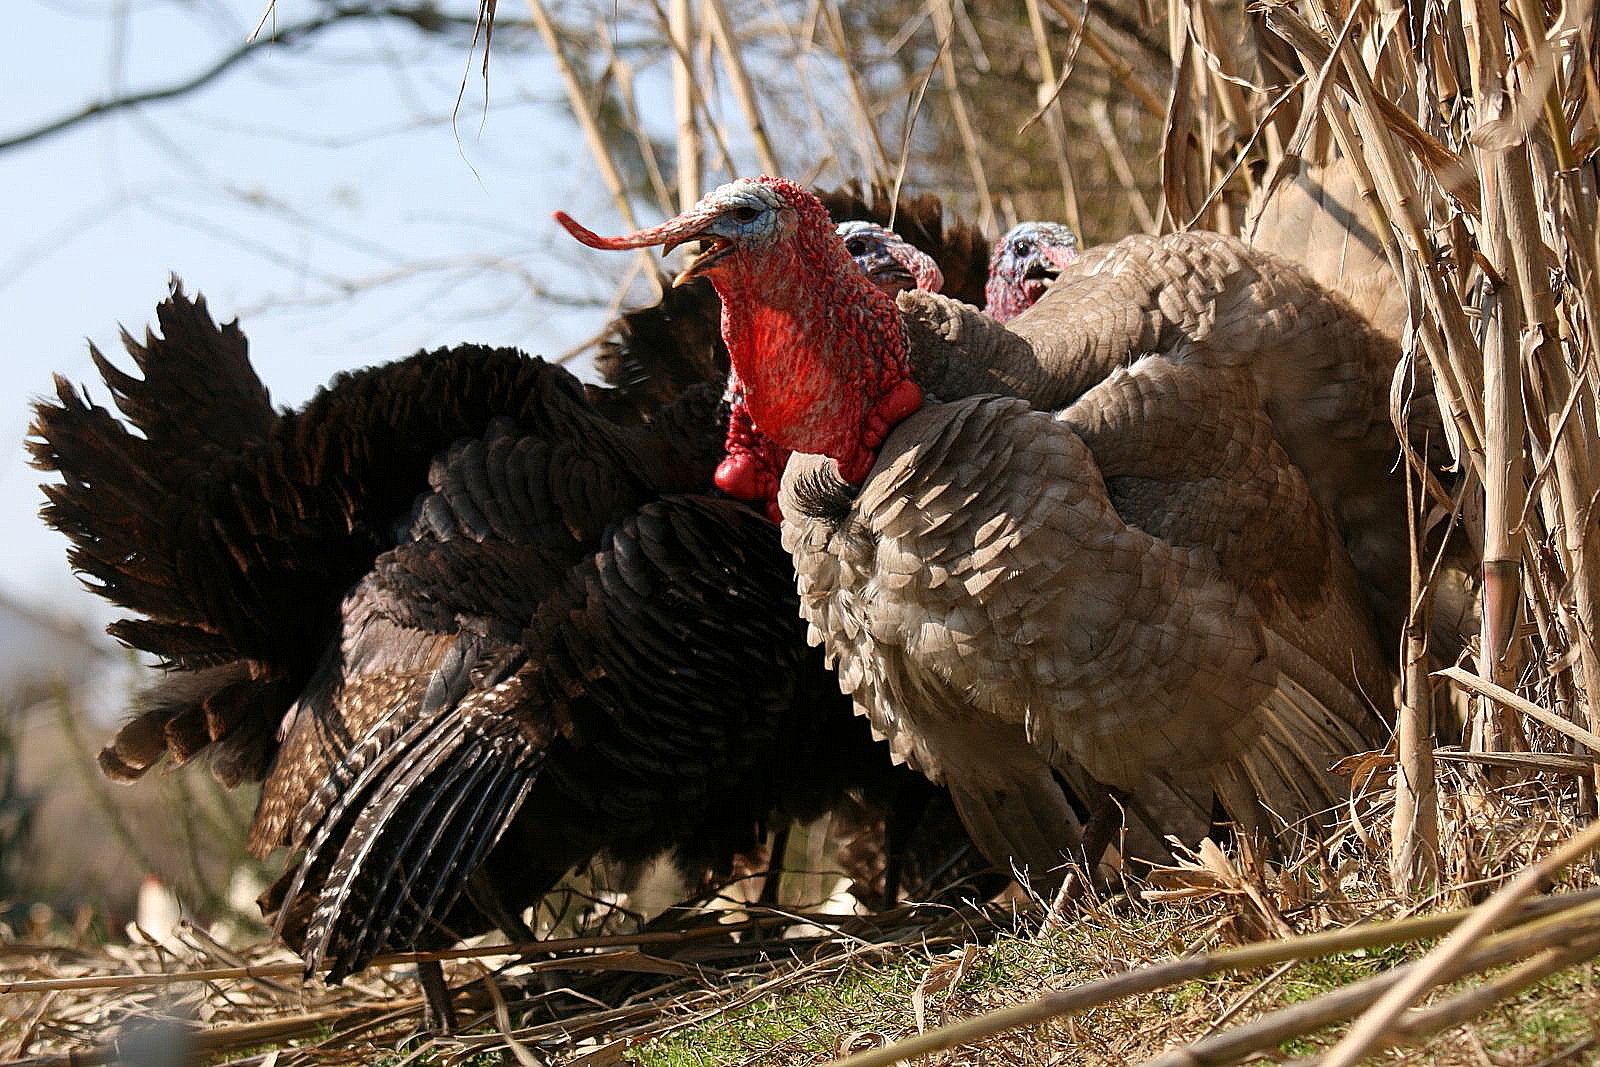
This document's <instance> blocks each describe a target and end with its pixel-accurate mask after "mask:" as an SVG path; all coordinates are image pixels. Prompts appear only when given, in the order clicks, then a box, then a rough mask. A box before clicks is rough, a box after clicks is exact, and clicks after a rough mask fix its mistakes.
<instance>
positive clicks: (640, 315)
mask: <svg viewBox="0 0 1600 1067" xmlns="http://www.w3.org/2000/svg"><path fill="white" fill-rule="evenodd" d="M817 196H818V198H819V199H820V200H821V201H822V203H823V206H824V207H826V208H827V209H828V214H829V215H830V216H831V217H832V218H833V219H834V221H835V222H836V223H838V224H840V225H844V224H847V223H850V222H867V223H873V224H876V225H879V226H884V227H887V226H888V225H889V223H890V222H891V220H892V221H893V229H892V232H893V233H895V234H896V235H897V237H898V238H899V240H900V241H901V242H902V244H900V245H897V246H896V249H895V251H899V252H900V254H901V255H902V256H905V255H907V254H908V250H909V252H911V253H915V254H918V255H921V254H923V253H924V252H925V253H926V255H928V256H930V257H931V258H932V259H933V260H934V263H935V266H936V267H937V268H938V274H939V277H940V279H941V280H942V286H941V288H940V292H943V293H945V294H946V295H948V296H950V297H953V298H954V299H956V300H960V301H963V302H965V303H967V304H970V305H972V306H974V307H976V306H980V305H982V303H983V301H984V288H985V286H986V285H987V284H988V277H989V253H990V246H991V243H992V242H991V241H990V240H989V239H988V238H986V237H985V236H984V235H983V234H982V233H981V232H979V231H978V230H977V229H976V228H975V227H973V226H970V225H968V224H967V223H965V222H962V221H960V220H958V219H955V218H952V217H950V216H949V215H948V214H947V213H946V212H945V210H944V207H943V205H942V204H941V203H940V202H939V200H938V198H936V197H933V196H929V195H921V196H914V197H905V198H902V199H901V200H899V201H896V200H893V199H892V198H891V197H890V196H889V194H888V193H887V192H886V191H884V190H883V189H882V188H879V187H877V186H874V187H872V188H871V189H870V190H862V189H859V188H856V187H847V188H844V189H833V190H820V191H818V193H817ZM860 236H861V237H862V241H863V244H862V247H863V248H864V249H865V250H866V253H867V255H868V256H869V257H875V258H869V259H868V261H867V262H865V263H862V264H860V266H861V268H862V269H864V270H872V269H874V264H879V265H886V263H887V261H885V260H884V259H883V258H882V256H883V254H884V253H889V254H890V257H891V259H892V258H893V256H892V252H891V250H890V249H888V248H887V247H885V246H884V245H883V244H882V243H881V240H878V239H874V238H872V237H870V236H869V235H867V234H866V233H862V234H861V235H860ZM721 317H722V302H721V301H720V300H719V299H718V298H717V293H716V290H715V289H713V288H712V286H711V283H710V282H708V281H707V280H706V279H704V278H694V279H690V280H687V281H685V282H684V283H683V284H680V285H674V286H671V287H666V288H665V291H664V292H663V294H662V297H661V300H660V301H659V302H658V303H656V304H653V305H651V306H649V307H645V308H640V309H638V310H635V311H629V312H626V313H624V314H623V315H622V316H621V317H620V318H618V320H617V322H616V323H615V324H614V327H613V329H612V330H611V331H610V333H611V336H610V337H608V338H607V339H606V340H605V341H603V342H602V343H601V345H600V347H599V351H598V352H597V353H596V355H595V361H594V362H595V369H596V370H597V371H599V373H600V376H601V378H602V379H603V380H604V383H605V386H606V387H607V388H605V389H599V390H593V391H592V393H591V396H592V399H593V400H594V401H595V403H596V404H597V405H599V406H601V407H602V409H603V410H604V411H605V412H606V414H608V415H610V416H611V417H612V418H614V419H617V420H618V421H622V422H632V421H637V420H639V419H640V418H645V417H648V416H649V415H650V413H651V412H653V411H655V410H656V409H657V408H658V407H660V406H661V405H662V404H663V403H665V402H667V401H669V400H671V399H672V398H673V397H675V396H677V395H678V393H679V392H680V391H682V390H683V389H685V388H687V387H689V386H691V385H696V384H702V383H707V382H710V383H715V384H718V385H720V384H722V383H724V382H726V381H727V379H728V351H727V349H726V348H725V347H723V344H722V331H721Z"/></svg>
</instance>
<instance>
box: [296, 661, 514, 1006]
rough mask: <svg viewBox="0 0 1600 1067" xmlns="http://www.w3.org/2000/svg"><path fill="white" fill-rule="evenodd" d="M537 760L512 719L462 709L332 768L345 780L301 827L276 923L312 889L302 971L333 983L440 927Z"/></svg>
mask: <svg viewBox="0 0 1600 1067" xmlns="http://www.w3.org/2000/svg"><path fill="white" fill-rule="evenodd" d="M493 697H494V694H493V691H492V690H491V691H487V692H484V693H481V694H479V696H478V697H477V699H478V700H480V701H481V700H486V699H493ZM480 711H481V709H480ZM542 758H543V754H542V752H540V751H538V750H536V749H535V748H534V747H533V746H532V745H530V744H529V742H528V741H527V739H526V738H525V737H524V736H523V735H522V734H521V733H520V732H519V731H518V729H517V727H516V725H515V723H514V722H513V721H512V720H509V719H507V718H505V717H503V716H500V717H497V716H493V715H487V714H481V713H480V714H474V712H473V711H472V709H471V708H470V707H468V708H463V709H459V710H458V711H457V712H455V713H453V714H450V715H447V716H444V717H443V718H439V717H432V718H426V719H423V720H421V721H418V722H416V723H414V724H412V725H411V726H410V727H409V728H408V729H406V730H404V731H403V732H402V733H401V735H400V736H399V737H397V738H395V739H394V740H393V742H392V743H390V744H386V745H384V746H383V747H382V751H381V752H380V753H379V756H378V759H377V760H376V762H374V763H373V764H372V765H370V766H368V767H366V768H365V769H363V770H362V771H361V772H360V773H358V774H354V775H350V774H346V775H343V776H339V777H344V778H346V779H347V780H348V781H349V784H348V786H347V787H346V788H345V789H344V791H343V793H342V795H341V796H340V797H339V799H338V801H337V803H335V804H334V805H332V806H331V807H329V808H327V809H326V810H325V812H324V813H323V815H322V817H321V820H320V822H319V824H318V825H317V826H316V827H315V828H314V832H313V833H311V834H309V835H308V837H309V841H308V844H307V846H306V851H305V855H304V858H303V859H302V860H301V863H300V867H299V870H298V871H297V873H296V876H295V879H294V881H293V882H292V883H291V884H290V886H289V888H288V891H287V892H286V894H285V895H284V905H283V909H282V910H281V911H280V920H279V921H280V923H285V922H287V921H289V920H290V919H292V918H293V916H294V912H295V909H294V907H293V904H294V901H295V898H297V897H298V896H300V895H301V894H302V893H304V892H309V893H311V894H314V895H315V898H316V903H315V906H314V907H313V908H312V909H311V911H310V915H309V917H308V919H307V921H306V928H305V935H304V940H303V943H302V945H301V947H300V953H301V956H302V957H303V958H304V959H305V961H306V969H307V972H308V973H315V972H318V971H325V972H326V977H327V980H328V981H330V982H338V981H340V980H342V979H343V978H344V977H345V976H346V975H349V974H350V973H352V972H354V971H356V970H359V969H360V968H361V967H363V966H365V965H366V964H367V962H368V961H370V960H371V959H372V957H374V956H376V955H377V954H379V953H380V952H383V951H400V950H404V949H407V948H411V947H413V946H415V945H416V944H417V942H418V940H419V939H420V938H422V937H423V936H424V935H426V934H427V932H428V931H429V929H431V928H434V927H436V926H439V925H440V924H442V923H443V922H444V920H445V917H446V916H447V915H448V914H449V913H450V910H451V909H452V908H453V907H454V906H455V905H456V903H457V902H458V900H459V899H460V897H461V894H462V891H463V890H464V889H465V887H466V884H467V880H468V878H469V877H470V876H471V874H472V872H473V871H474V870H476V869H477V868H478V866H479V865H480V864H481V863H482V861H483V858H484V856H485V855H486V854H487V853H488V851H489V849H491V848H492V847H493V846H494V844H495V842H497V841H498V840H499V839H500V836H501V834H503V833H504V832H505V829H506V827H507V826H508V825H510V822H511V820H512V818H513V817H514V816H515V815H516V813H517V811H518V809H519V808H520V807H521V805H522V802H523V800H524V799H525V798H526V796H527V793H528V789H529V788H530V787H531V786H532V784H533V781H534V778H535V777H536V776H537V773H538V770H539V767H540V765H541V762H542Z"/></svg>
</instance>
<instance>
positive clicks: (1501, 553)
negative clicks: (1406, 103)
mask: <svg viewBox="0 0 1600 1067" xmlns="http://www.w3.org/2000/svg"><path fill="white" fill-rule="evenodd" d="M1480 12H1481V14H1480ZM1498 16H1499V12H1498V10H1496V11H1493V12H1491V11H1489V10H1488V5H1485V4H1481V3H1478V2H1473V3H1464V4H1462V6H1461V30H1462V35H1463V36H1464V37H1465V39H1466V44H1467V50H1468V53H1469V55H1470V56H1471V60H1472V75H1473V89H1474V99H1475V100H1476V101H1477V106H1478V108H1479V109H1480V112H1481V116H1482V121H1483V122H1494V121H1497V120H1498V119H1499V117H1500V116H1499V112H1500V111H1501V109H1502V107H1503V106H1504V102H1505V100H1504V97H1505V93H1506V86H1505V81H1504V71H1503V70H1502V69H1501V68H1500V66H1499V64H1498V62H1497V61H1498V60H1499V59H1500V58H1502V56H1501V50H1500V49H1499V48H1498V47H1492V45H1494V44H1496V43H1497V42H1498V40H1499V39H1500V36H1501V34H1503V32H1504V29H1503V27H1501V26H1499V25H1498V22H1499V18H1498ZM1497 31H1499V32H1497ZM1486 45H1490V46H1491V47H1485V46H1486ZM1500 155H1501V153H1498V152H1489V151H1485V150H1483V149H1482V148H1481V147H1480V148H1479V151H1478V156H1477V159H1478V167H1479V173H1480V182H1481V186H1480V188H1481V196H1482V200H1481V210H1480V212H1479V218H1480V219H1481V230H1482V237H1481V238H1480V240H1479V246H1480V248H1481V249H1482V252H1483V254H1485V255H1486V256H1487V257H1488V259H1489V260H1490V261H1491V262H1492V264H1493V267H1492V269H1493V270H1494V271H1495V273H1496V274H1497V275H1498V276H1497V277H1494V278H1491V279H1490V280H1489V282H1488V285H1487V292H1486V293H1485V297H1484V300H1483V306H1482V308H1481V315H1482V322H1483V323H1484V326H1485V329H1484V344H1483V394H1484V426H1485V437H1484V480H1483V488H1484V547H1483V583H1484V585H1483V612H1482V625H1481V629H1480V639H1479V647H1480V648H1481V650H1482V657H1481V664H1480V670H1482V671H1484V672H1485V676H1486V677H1487V678H1488V679H1489V680H1490V681H1492V682H1494V683H1495V684H1496V685H1500V686H1506V685H1510V684H1513V680H1514V677H1515V668H1516V665H1515V663H1513V662H1508V656H1509V654H1510V652H1511V651H1512V635H1513V633H1514V632H1515V629H1516V625H1517V618H1518V615H1519V612H1518V607H1519V605H1520V602H1521V600H1522V581H1521V561H1522V544H1521V538H1520V536H1519V532H1520V531H1519V530H1518V523H1517V520H1518V518H1519V516H1520V515H1521V514H1522V501H1521V499H1520V497H1521V488H1522V478H1523V464H1522V456H1523V434H1522V431H1523V421H1522V418H1523V414H1522V366H1521V359H1520V352H1519V348H1518V343H1517V338H1518V335H1519V333H1520V328H1521V322H1520V316H1519V314H1518V312H1519V307H1518V305H1517V303H1516V296H1515V293H1516V291H1517V289H1518V288H1519V287H1518V286H1517V285H1516V281H1517V274H1516V272H1515V271H1514V267H1513V263H1512V257H1511V238H1510V235H1509V234H1508V232H1507V228H1506V218H1505V212H1504V210H1503V200H1504V193H1503V191H1502V184H1501V179H1502V177H1503V170H1502V168H1501V166H1500V165H1499V160H1498V159H1497V157H1498V156H1500ZM1477 715H1478V719H1479V722H1478V723H1477V724H1476V726H1475V735H1476V734H1479V733H1481V741H1480V742H1479V743H1477V744H1475V746H1474V747H1478V748H1482V749H1485V750H1487V751H1502V750H1507V749H1512V748H1517V747H1526V743H1525V738H1523V737H1522V736H1521V734H1520V731H1518V729H1517V721H1516V718H1515V717H1514V715H1513V713H1512V712H1510V711H1509V710H1506V709H1502V708H1500V706H1499V705H1497V704H1495V703H1493V702H1492V701H1490V700H1488V699H1487V698H1485V699H1483V700H1480V701H1479V702H1478V712H1477ZM1519 742H1521V743H1520V744H1519Z"/></svg>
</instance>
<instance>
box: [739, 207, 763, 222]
mask: <svg viewBox="0 0 1600 1067" xmlns="http://www.w3.org/2000/svg"><path fill="white" fill-rule="evenodd" d="M760 217H761V209H760V208H755V207H736V208H734V209H733V219H734V221H735V222H754V221H756V219H758V218H760Z"/></svg>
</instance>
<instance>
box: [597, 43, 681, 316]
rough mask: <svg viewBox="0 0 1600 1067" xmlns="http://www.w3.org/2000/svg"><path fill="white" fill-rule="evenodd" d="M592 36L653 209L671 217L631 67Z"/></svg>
mask: <svg viewBox="0 0 1600 1067" xmlns="http://www.w3.org/2000/svg"><path fill="white" fill-rule="evenodd" d="M595 36H596V37H597V38H598V39H599V40H600V41H601V42H603V43H604V46H605V50H606V67H607V69H608V70H610V71H611V72H612V74H613V75H615V77H616V79H617V100H618V101H619V102H620V103H621V105H622V114H623V120H624V122H626V124H627V126H628V128H629V130H630V131H631V132H632V134H633V140H634V143H635V144H637V145H638V146H639V158H640V159H642V160H643V161H644V168H645V176H646V177H648V178H649V179H650V192H651V194H652V195H653V196H654V197H655V208H656V210H657V211H659V212H661V214H662V215H663V216H671V215H675V214H677V213H678V212H679V211H680V210H682V209H681V208H679V207H676V206H674V204H673V200H672V190H671V189H669V188H668V187H667V178H666V175H664V174H662V173H661V161H660V160H659V159H657V158H656V146H655V142H654V141H652V140H651V139H650V132H649V131H648V130H646V129H645V126H644V122H643V120H642V119H641V118H640V117H639V100H638V93H636V92H635V91H634V89H635V85H636V82H635V79H634V70H633V64H631V63H628V62H627V61H625V60H623V59H622V58H621V57H620V56H618V55H617V53H616V51H615V50H614V49H613V48H612V47H611V38H610V36H609V35H607V34H604V33H596V34H595ZM634 262H635V263H637V262H638V261H637V260H635V261H634ZM614 314H615V313H614V312H613V313H609V314H608V315H607V321H608V322H609V321H610V319H611V318H612V317H613V316H614Z"/></svg>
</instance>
